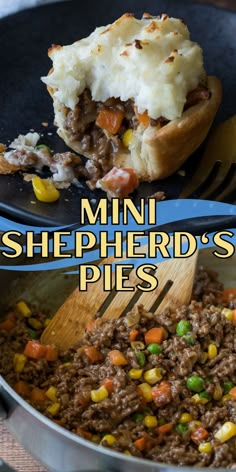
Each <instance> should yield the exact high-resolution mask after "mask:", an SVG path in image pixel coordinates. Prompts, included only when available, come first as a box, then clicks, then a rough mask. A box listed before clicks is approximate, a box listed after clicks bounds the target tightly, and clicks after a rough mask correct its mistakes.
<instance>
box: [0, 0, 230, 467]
mask: <svg viewBox="0 0 236 472" xmlns="http://www.w3.org/2000/svg"><path fill="white" fill-rule="evenodd" d="M198 1H199V2H201V3H212V4H214V5H217V6H219V7H225V8H230V9H232V10H236V2H235V0H198ZM0 457H1V458H2V459H3V460H4V461H5V462H7V463H8V464H9V465H11V466H12V467H14V468H15V470H16V471H17V472H46V469H45V468H44V467H42V466H41V465H40V464H38V463H37V462H36V461H35V460H33V459H32V458H31V457H30V455H29V454H27V453H26V452H25V450H24V449H23V448H22V447H21V446H20V445H19V444H18V443H17V442H16V441H15V440H14V438H13V437H12V435H11V434H10V433H9V432H8V431H7V430H6V429H5V427H4V426H3V425H2V424H0Z"/></svg>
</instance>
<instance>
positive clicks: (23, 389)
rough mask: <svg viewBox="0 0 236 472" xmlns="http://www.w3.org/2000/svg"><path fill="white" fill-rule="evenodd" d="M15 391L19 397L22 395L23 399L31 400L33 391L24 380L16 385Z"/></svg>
mask: <svg viewBox="0 0 236 472" xmlns="http://www.w3.org/2000/svg"><path fill="white" fill-rule="evenodd" d="M13 388H14V390H15V392H16V393H18V395H21V396H22V397H26V398H29V397H30V394H31V389H30V386H29V384H28V383H27V382H24V381H23V380H19V382H16V383H15V385H14V387H13Z"/></svg>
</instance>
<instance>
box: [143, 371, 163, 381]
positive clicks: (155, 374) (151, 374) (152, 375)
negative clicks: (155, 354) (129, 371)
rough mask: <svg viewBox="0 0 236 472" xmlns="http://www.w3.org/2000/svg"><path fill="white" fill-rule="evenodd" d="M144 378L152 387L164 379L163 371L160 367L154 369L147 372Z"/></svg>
mask: <svg viewBox="0 0 236 472" xmlns="http://www.w3.org/2000/svg"><path fill="white" fill-rule="evenodd" d="M143 377H144V380H146V382H148V383H149V384H150V385H154V384H155V383H157V382H159V381H160V380H161V379H162V377H163V370H162V369H160V368H159V367H154V369H150V370H147V371H146V372H145V373H144V376H143Z"/></svg>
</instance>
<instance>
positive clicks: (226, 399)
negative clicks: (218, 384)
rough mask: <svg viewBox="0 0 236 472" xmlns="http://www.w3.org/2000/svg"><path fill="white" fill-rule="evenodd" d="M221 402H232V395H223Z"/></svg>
mask: <svg viewBox="0 0 236 472" xmlns="http://www.w3.org/2000/svg"><path fill="white" fill-rule="evenodd" d="M221 400H222V402H223V403H226V402H229V401H230V400H232V395H230V394H229V393H227V395H224V396H223V397H222V399H221Z"/></svg>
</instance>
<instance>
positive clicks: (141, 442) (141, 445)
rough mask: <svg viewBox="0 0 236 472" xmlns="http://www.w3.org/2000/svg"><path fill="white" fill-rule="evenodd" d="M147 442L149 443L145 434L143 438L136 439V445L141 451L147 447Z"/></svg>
mask: <svg viewBox="0 0 236 472" xmlns="http://www.w3.org/2000/svg"><path fill="white" fill-rule="evenodd" d="M146 444H147V440H146V438H145V437H144V436H142V437H141V438H139V439H137V440H136V441H134V446H135V447H136V449H138V450H139V451H143V450H144V449H145V447H146Z"/></svg>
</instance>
